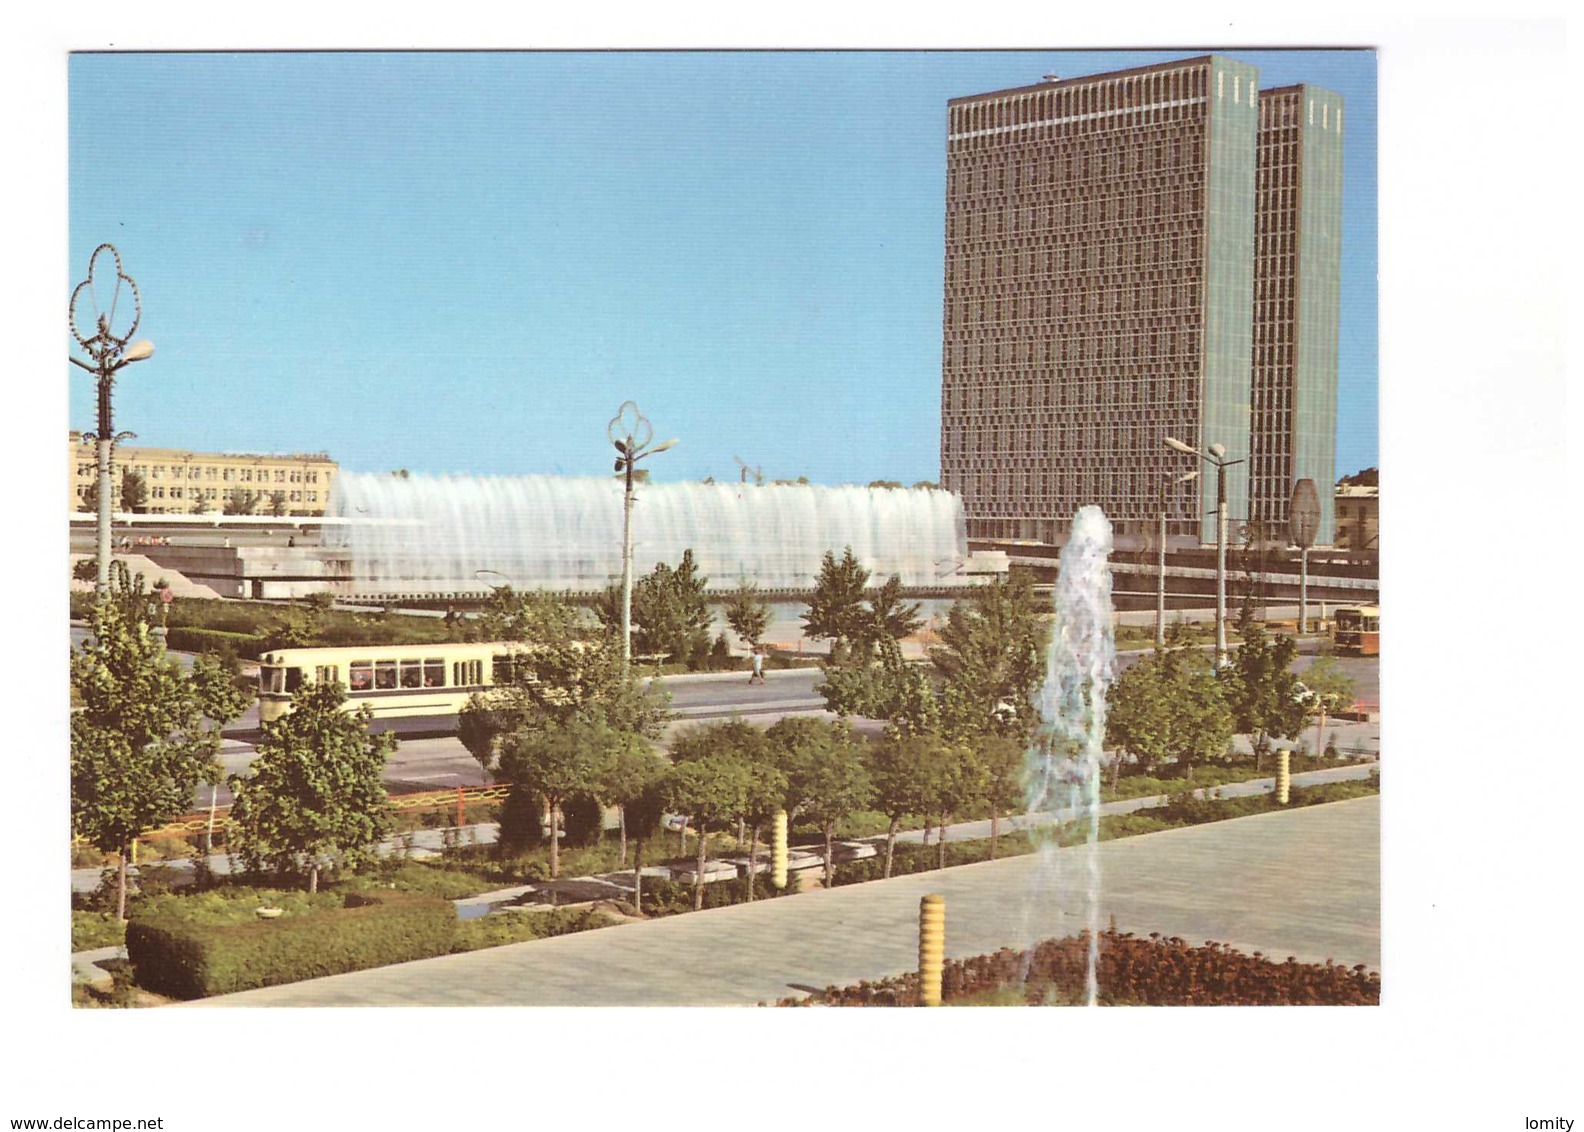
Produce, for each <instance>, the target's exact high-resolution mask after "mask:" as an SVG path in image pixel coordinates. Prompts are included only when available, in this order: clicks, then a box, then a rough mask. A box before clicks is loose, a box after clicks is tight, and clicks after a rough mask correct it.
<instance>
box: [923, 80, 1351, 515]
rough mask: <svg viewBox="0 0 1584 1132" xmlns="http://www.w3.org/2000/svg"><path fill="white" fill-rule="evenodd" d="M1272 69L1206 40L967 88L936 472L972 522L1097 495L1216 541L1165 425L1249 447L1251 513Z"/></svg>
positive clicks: (1200, 439) (1201, 494)
mask: <svg viewBox="0 0 1584 1132" xmlns="http://www.w3.org/2000/svg"><path fill="white" fill-rule="evenodd" d="M1258 79H1259V74H1258V71H1257V70H1256V69H1255V68H1254V67H1252V66H1250V65H1248V64H1245V63H1241V62H1239V61H1237V60H1234V59H1228V58H1225V57H1223V56H1218V55H1211V56H1205V57H1202V58H1197V59H1187V60H1182V61H1178V62H1172V63H1165V64H1158V65H1155V66H1149V67H1141V68H1137V69H1134V70H1127V71H1117V72H1113V73H1110V74H1104V75H1093V76H1088V77H1084V78H1074V79H1066V80H1061V79H1056V78H1055V77H1054V76H1052V77H1050V78H1048V79H1047V81H1045V82H1042V83H1038V84H1035V85H1031V86H1026V87H1017V88H1013V89H1010V90H1002V91H994V92H991V93H988V94H979V95H972V96H969V97H964V98H957V99H953V100H951V102H950V104H949V110H948V137H947V189H946V271H945V304H944V320H943V321H944V335H943V350H942V382H941V480H942V483H943V484H944V486H946V487H948V488H950V489H951V490H953V491H956V492H958V493H959V494H960V495H961V496H962V498H963V502H964V508H965V510H966V513H967V519H968V531H969V534H970V535H971V536H974V537H985V538H1026V539H1041V540H1046V541H1052V540H1055V539H1058V538H1059V537H1060V536H1061V534H1062V532H1064V531H1065V529H1066V526H1067V523H1068V522H1069V521H1070V520H1071V518H1072V515H1073V513H1074V512H1075V511H1076V510H1077V508H1079V507H1080V506H1083V505H1085V504H1090V503H1094V504H1099V505H1100V506H1101V507H1102V508H1103V509H1104V510H1105V512H1106V514H1107V515H1108V516H1109V517H1110V518H1111V520H1112V522H1113V523H1114V524H1115V525H1116V527H1117V529H1118V530H1119V532H1121V533H1130V532H1140V531H1147V530H1154V529H1155V526H1156V524H1157V522H1158V519H1159V515H1160V514H1161V512H1162V510H1163V508H1164V511H1165V513H1166V515H1167V523H1168V530H1169V531H1170V532H1172V533H1174V534H1192V535H1197V536H1198V538H1199V539H1200V540H1201V541H1203V542H1210V541H1213V540H1214V537H1215V515H1214V513H1215V508H1216V485H1215V477H1214V476H1213V475H1202V476H1200V477H1199V479H1198V480H1196V481H1191V482H1189V483H1186V484H1180V485H1173V484H1172V483H1171V481H1172V480H1173V479H1174V478H1175V477H1177V476H1180V475H1181V474H1182V473H1184V472H1187V471H1189V470H1192V469H1193V468H1194V463H1193V461H1192V459H1191V458H1190V457H1186V456H1183V455H1181V454H1180V453H1176V452H1173V451H1171V450H1170V449H1168V448H1166V446H1165V445H1164V444H1163V443H1162V438H1163V437H1166V436H1175V437H1178V438H1180V439H1182V440H1185V441H1187V442H1188V443H1189V444H1192V445H1194V446H1196V447H1199V448H1205V447H1207V446H1209V445H1212V444H1219V445H1221V446H1223V447H1224V448H1225V450H1226V458H1227V459H1229V460H1242V461H1244V462H1243V463H1239V464H1237V465H1236V466H1235V467H1233V468H1231V469H1230V470H1229V474H1228V512H1229V514H1230V516H1231V517H1232V518H1233V519H1234V520H1238V521H1241V520H1243V519H1244V518H1246V517H1247V516H1248V515H1249V514H1250V494H1249V482H1250V481H1249V476H1248V471H1249V464H1248V463H1247V460H1248V457H1249V452H1250V440H1251V427H1252V425H1253V423H1254V422H1253V418H1252V415H1251V397H1252V393H1253V385H1252V374H1253V366H1254V358H1253V353H1254V344H1255V334H1254V318H1255V286H1254V281H1255V259H1256V255H1255V251H1256V247H1255V237H1256V212H1257V197H1256V177H1255V173H1256V141H1257V136H1258V132H1259V131H1258V128H1259V123H1260V110H1259V106H1260V97H1259V90H1258V86H1259V83H1258ZM1337 199H1338V200H1339V199H1340V197H1339V196H1338V198H1337ZM1317 207H1319V206H1317ZM1337 226H1339V225H1333V230H1334V228H1335V227H1337ZM1315 227H1316V229H1317V230H1319V229H1321V228H1323V227H1324V224H1323V223H1320V222H1318V221H1316V222H1315ZM1333 326H1334V322H1333ZM1315 329H1316V332H1317V333H1319V332H1320V327H1319V326H1318V325H1317V326H1316V328H1315ZM1334 336H1335V335H1334V329H1333V335H1332V337H1333V341H1334ZM1316 360H1317V362H1318V356H1317V359H1316ZM1333 371H1334V363H1333ZM1332 384H1333V387H1334V379H1333V382H1332ZM1298 404H1299V408H1298V412H1297V414H1296V415H1295V417H1294V420H1295V421H1296V422H1297V423H1298V425H1299V426H1304V427H1307V426H1308V424H1309V423H1311V422H1312V421H1313V420H1315V419H1316V414H1315V413H1314V412H1312V411H1309V409H1308V406H1307V405H1306V403H1305V402H1304V401H1303V399H1302V398H1301V397H1300V398H1299V399H1298ZM1332 404H1333V406H1334V396H1333V400H1332ZM1331 412H1332V413H1333V414H1334V407H1333V409H1332V410H1331ZM1295 427H1296V426H1295ZM1327 443H1328V444H1329V443H1331V442H1329V441H1328V442H1327ZM1297 447H1299V448H1301V447H1302V439H1301V438H1300V442H1299V444H1298V445H1297ZM1295 450H1296V449H1295ZM1306 458H1307V457H1306ZM1304 466H1308V465H1307V464H1306V465H1304ZM1316 478H1317V479H1318V477H1316ZM1324 482H1328V481H1324ZM1289 491H1290V484H1289ZM1283 506H1285V501H1284V503H1283Z"/></svg>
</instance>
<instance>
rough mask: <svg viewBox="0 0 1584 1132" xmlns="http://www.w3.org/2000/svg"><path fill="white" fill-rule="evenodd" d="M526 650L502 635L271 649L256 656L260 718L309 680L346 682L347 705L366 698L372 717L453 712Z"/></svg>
mask: <svg viewBox="0 0 1584 1132" xmlns="http://www.w3.org/2000/svg"><path fill="white" fill-rule="evenodd" d="M531 651H532V650H531V647H530V646H527V645H523V644H517V643H510V642H502V641H478V642H459V643H444V644H433V645H353V646H350V647H347V648H300V649H273V650H271V651H270V652H267V653H265V654H264V655H263V656H261V657H260V658H259V676H258V701H259V719H260V720H261V721H262V722H265V723H269V722H271V721H273V720H277V719H279V718H280V717H281V716H283V715H285V714H286V713H287V712H289V711H290V710H291V698H292V695H293V694H294V693H295V692H297V690H298V689H300V688H301V687H302V686H303V685H304V684H309V683H313V684H323V683H339V684H342V685H345V687H346V689H347V702H346V707H347V710H348V711H356V710H357V709H358V708H360V707H362V706H363V705H364V704H367V705H368V706H369V707H370V708H371V709H372V710H373V713H374V718H376V719H397V718H400V717H403V716H418V715H454V714H456V713H457V712H459V711H461V710H462V707H463V706H464V705H465V704H466V703H467V700H468V697H469V696H471V695H473V694H474V693H475V692H482V691H485V690H486V689H489V688H492V687H495V686H496V685H498V684H503V683H509V682H511V680H512V671H513V668H514V666H515V665H517V664H521V663H523V661H524V659H525V658H526V657H527V655H528V654H529V653H530V652H531Z"/></svg>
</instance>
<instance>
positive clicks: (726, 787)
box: [662, 749, 749, 911]
mask: <svg viewBox="0 0 1584 1132" xmlns="http://www.w3.org/2000/svg"><path fill="white" fill-rule="evenodd" d="M748 791H749V773H748V767H747V765H746V764H745V763H743V762H741V761H740V760H739V759H738V758H736V757H735V755H734V753H733V752H732V751H730V750H729V749H726V750H720V751H713V752H711V753H709V754H707V755H705V756H704V757H702V758H699V759H691V760H689V761H687V762H679V763H677V764H676V765H674V766H673V767H672V768H671V772H670V773H669V774H668V775H667V776H666V778H665V787H664V793H663V795H662V796H663V799H664V802H665V806H666V808H667V809H668V810H670V811H671V812H672V813H676V814H686V815H687V816H688V819H689V820H690V821H691V822H692V823H693V826H694V832H695V833H696V834H697V835H698V862H697V867H696V871H695V873H694V875H693V910H694V911H698V910H699V909H700V908H703V907H704V866H705V864H706V862H707V861H708V859H709V857H708V852H709V849H708V846H709V834H710V830H711V828H712V827H713V828H715V829H723V828H725V826H726V824H727V823H728V822H731V821H734V820H736V819H737V818H738V817H739V816H740V815H741V814H742V813H743V811H744V809H745V808H746V806H747V800H748V798H747V796H748Z"/></svg>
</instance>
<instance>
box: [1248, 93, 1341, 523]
mask: <svg viewBox="0 0 1584 1132" xmlns="http://www.w3.org/2000/svg"><path fill="white" fill-rule="evenodd" d="M1256 216H1257V225H1258V227H1257V232H1256V235H1255V241H1256V255H1255V260H1254V278H1255V297H1254V302H1255V306H1254V371H1253V386H1252V388H1253V417H1252V421H1251V427H1250V434H1249V449H1250V455H1251V470H1250V489H1251V500H1250V504H1251V506H1250V511H1249V518H1250V519H1251V520H1256V521H1259V522H1261V523H1263V524H1264V526H1265V528H1266V530H1267V531H1268V532H1269V533H1270V534H1271V535H1273V536H1275V537H1278V538H1285V537H1286V530H1287V525H1288V519H1289V516H1288V504H1289V502H1290V501H1291V499H1292V488H1293V484H1294V483H1296V482H1297V481H1298V480H1300V479H1312V480H1314V482H1315V487H1316V488H1317V489H1318V493H1319V496H1320V511H1321V516H1320V531H1319V534H1318V536H1317V539H1316V541H1317V542H1319V543H1320V544H1322V545H1325V544H1329V543H1332V542H1333V541H1334V534H1335V529H1336V525H1335V518H1334V514H1333V512H1334V497H1333V493H1332V491H1331V484H1332V482H1333V481H1334V480H1335V478H1336V393H1337V334H1338V329H1339V325H1340V322H1339V319H1340V304H1341V286H1342V283H1341V280H1342V98H1341V96H1340V95H1338V94H1335V93H1333V92H1331V91H1327V90H1321V89H1320V88H1318V87H1314V86H1309V85H1307V84H1303V85H1298V86H1289V87H1280V88H1277V89H1275V90H1268V91H1264V92H1262V93H1261V94H1260V106H1259V207H1258V210H1257V213H1256Z"/></svg>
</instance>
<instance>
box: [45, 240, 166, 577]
mask: <svg viewBox="0 0 1584 1132" xmlns="http://www.w3.org/2000/svg"><path fill="white" fill-rule="evenodd" d="M103 252H109V253H110V258H111V260H113V261H114V263H115V286H114V290H113V291H112V293H111V297H110V309H109V310H101V309H100V307H99V300H98V296H97V295H96V294H95V292H94V273H95V270H96V269H98V268H99V266H100V259H99V256H100V254H101V253H103ZM123 282H124V283H126V285H127V289H128V290H129V291H131V293H132V325H131V326H129V327H127V329H126V332H125V333H122V334H118V333H116V332H115V331H114V330H113V329H112V326H113V324H114V319H115V312H116V304H117V302H118V301H119V300H120V297H121V284H122V283H123ZM84 292H86V293H87V296H88V301H89V302H90V303H92V304H93V309H94V311H93V313H94V332H93V333H92V334H91V335H89V336H87V337H84V336H83V335H82V332H81V331H80V330H79V329H78V324H77V303H78V301H79V300H80V299H81V298H82V296H83V294H84ZM66 313H67V320H68V323H69V325H70V327H71V332H72V337H73V338H75V339H77V344H78V345H80V346H81V347H82V348H83V351H84V352H85V353H87V355H88V357H89V359H90V361H91V364H90V362H84V361H81V360H79V359H77V358H74V357H71V356H70V355H68V360H69V361H70V362H71V363H72V364H73V365H75V366H77V367H78V368H80V369H85V370H87V371H88V372H89V373H91V374H93V375H94V380H95V381H96V382H97V383H98V386H99V427H98V429H97V430H96V431H95V433H94V440H95V443H96V445H97V447H98V455H99V471H98V484H99V530H98V547H97V549H98V559H99V563H98V565H99V571H98V580H97V583H96V585H95V592H96V595H97V598H98V600H100V601H103V600H104V598H105V596H106V595H107V594H108V593H109V592H110V449H111V447H112V445H114V444H115V441H116V432H115V424H114V420H113V413H112V411H111V405H110V401H111V393H112V390H113V387H114V385H115V377H116V374H117V373H119V372H120V371H121V370H122V369H123V368H125V367H126V366H129V365H131V364H132V363H133V362H140V361H142V360H144V359H145V358H149V357H152V356H153V354H154V343H152V342H150V341H148V340H147V339H144V340H143V341H141V342H133V343H132V344H131V345H130V346H129V345H127V343H128V342H131V339H132V335H133V334H135V333H137V328H138V323H139V322H140V321H141V320H142V317H143V300H142V298H141V297H140V296H139V295H138V289H137V283H136V282H134V281H133V279H132V277H131V276H130V275H128V274H126V272H124V271H123V270H122V269H121V253H120V252H118V251H116V249H115V245H114V244H100V245H99V246H98V247H97V248H95V249H94V252H93V255H92V256H90V257H89V258H88V278H86V279H84V280H83V281H82V282H81V283H79V284H77V287H76V289H75V290H73V291H72V296H71V302H70V304H68V306H67V308H66Z"/></svg>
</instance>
